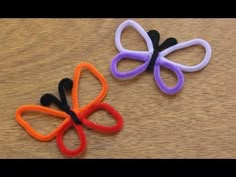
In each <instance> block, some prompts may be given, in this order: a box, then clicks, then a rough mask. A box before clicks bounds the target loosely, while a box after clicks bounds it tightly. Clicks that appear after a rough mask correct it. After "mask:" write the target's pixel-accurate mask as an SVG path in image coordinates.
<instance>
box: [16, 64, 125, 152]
mask: <svg viewBox="0 0 236 177" xmlns="http://www.w3.org/2000/svg"><path fill="white" fill-rule="evenodd" d="M83 68H86V69H88V70H90V71H91V73H92V74H93V75H94V76H95V77H96V78H97V79H98V80H99V81H100V83H101V85H102V89H101V92H100V93H99V95H98V96H97V97H96V98H95V99H94V100H93V101H92V102H90V103H89V104H87V105H85V106H84V107H81V108H80V107H79V102H78V88H79V81H80V74H81V71H82V69H83ZM65 90H66V91H72V93H71V97H72V108H70V106H69V105H68V103H67V100H66V95H65ZM107 90H108V84H107V82H106V80H105V78H104V76H103V75H102V74H100V73H99V72H98V71H97V70H96V68H95V67H94V66H92V65H91V64H89V63H85V62H83V63H80V64H78V65H77V67H76V69H75V72H74V77H73V81H72V80H71V79H68V78H64V79H62V80H61V81H60V83H59V84H58V91H59V95H60V100H59V99H58V98H56V97H55V96H54V95H52V94H49V93H47V94H44V95H43V96H42V97H41V99H40V102H41V105H42V106H40V105H23V106H20V107H19V108H18V109H17V111H16V121H17V122H18V123H19V124H20V125H21V126H22V127H23V128H25V130H26V131H27V132H28V133H29V134H30V135H31V136H32V137H34V138H35V139H37V140H40V141H50V140H52V139H53V138H55V137H56V142H57V145H58V148H59V150H60V151H61V152H62V154H64V155H67V156H71V157H72V156H76V155H80V154H81V153H83V152H84V151H85V149H86V145H87V143H86V136H85V133H84V130H83V128H82V125H83V126H85V127H87V128H89V129H93V130H95V131H98V132H102V133H115V132H118V131H120V130H121V128H122V126H123V118H122V116H121V115H120V114H119V113H118V112H117V111H116V110H115V109H114V108H113V107H112V106H110V105H109V104H106V103H101V102H102V100H103V99H104V97H105V95H106V93H107ZM52 103H54V104H55V105H56V106H57V107H58V108H60V110H55V109H52V108H48V107H46V106H49V105H50V104H52ZM97 110H106V111H107V112H108V113H110V114H111V116H112V117H113V118H114V119H115V121H116V124H115V125H112V126H104V125H100V124H97V123H94V122H92V121H90V120H88V119H87V117H88V116H89V115H91V114H92V113H94V112H95V111H97ZM29 111H31V112H32V111H36V112H43V113H46V114H49V115H52V116H56V117H59V118H62V119H64V121H63V122H62V123H61V124H60V125H59V126H58V127H57V128H56V129H55V130H53V131H52V132H51V133H49V134H47V135H43V134H40V133H38V132H37V131H35V130H34V129H33V128H32V126H31V125H30V124H29V123H28V122H26V121H25V120H24V119H23V117H22V114H23V113H24V112H29ZM71 127H74V128H75V130H76V132H77V135H78V138H79V139H80V146H79V147H78V148H76V149H74V150H69V149H67V148H66V146H65V145H64V143H63V137H64V134H65V132H66V131H67V130H68V129H69V128H71Z"/></svg>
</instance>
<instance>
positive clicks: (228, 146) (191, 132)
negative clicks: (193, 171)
mask: <svg viewBox="0 0 236 177" xmlns="http://www.w3.org/2000/svg"><path fill="white" fill-rule="evenodd" d="M124 20H125V19H1V20H0V42H1V50H0V58H1V60H0V71H1V72H0V78H1V84H0V98H1V99H0V110H1V114H0V115H1V116H0V119H1V120H0V121H1V123H0V142H1V143H0V158H65V157H64V156H62V154H61V153H60V151H59V150H58V148H57V145H56V141H55V139H54V140H52V141H50V142H40V141H38V140H35V139H34V138H32V137H31V136H29V134H28V133H27V132H26V131H25V130H24V129H23V128H22V127H21V126H20V125H19V124H18V123H17V122H16V120H15V111H16V109H17V108H18V107H19V106H20V105H26V104H36V105H38V104H39V99H40V97H41V95H42V94H44V93H47V92H50V93H53V94H55V95H58V93H57V84H58V82H59V81H60V79H62V78H64V77H72V75H73V72H74V69H75V67H76V66H77V64H79V63H80V62H82V61H84V62H89V63H91V64H93V65H94V66H95V67H96V68H97V69H98V70H99V71H100V72H101V73H102V74H103V75H104V76H105V78H106V80H107V82H108V84H109V91H108V94H107V96H106V98H105V100H104V102H107V103H109V104H111V105H112V106H114V107H115V108H116V109H117V110H118V111H119V112H120V113H121V114H122V115H123V118H124V127H123V129H122V131H121V132H120V133H118V134H115V135H111V136H104V135H102V134H100V133H97V132H94V131H91V130H85V133H86V136H87V140H88V146H87V150H86V152H85V153H84V154H83V155H82V156H81V157H82V158H235V157H236V109H235V107H236V79H235V78H236V61H235V60H236V47H235V46H236V45H235V43H236V20H235V19H174V18H173V19H164V18H163V19H155V18H153V19H134V20H136V21H137V22H138V23H140V24H141V25H142V26H143V28H144V29H145V30H150V29H157V30H159V32H160V33H161V41H163V40H165V39H166V38H168V37H171V36H173V37H176V38H177V39H178V41H179V42H184V41H187V40H190V39H193V38H202V39H204V40H206V41H208V42H209V43H210V45H211V47H212V57H211V60H210V63H209V64H208V66H207V67H206V68H204V69H203V70H201V71H200V72H194V73H184V75H185V83H184V87H183V90H182V91H181V92H180V93H179V94H177V95H175V96H167V95H164V94H163V93H161V91H160V90H159V88H158V87H157V86H156V85H155V82H154V79H153V74H151V73H143V74H141V75H140V76H138V77H136V78H135V79H132V80H127V81H119V80H116V79H114V78H113V77H112V75H111V73H110V71H109V65H110V62H111V59H112V58H113V57H114V56H115V55H116V54H117V49H116V46H115V43H114V35H115V30H116V28H117V26H118V25H119V24H120V23H121V22H123V21H124ZM122 42H123V44H124V46H125V47H126V48H129V49H137V50H145V49H146V47H145V43H144V41H143V39H142V38H141V37H140V36H139V35H138V34H137V33H136V32H135V31H134V30H132V29H131V28H128V29H127V30H125V31H124V34H123V36H122ZM203 56H204V49H203V48H201V47H199V46H196V47H191V48H187V49H185V50H181V51H178V52H175V53H173V54H170V55H169V56H168V57H169V59H171V60H174V61H177V62H182V63H185V64H189V65H191V64H197V63H198V62H200V60H201V58H202V57H203ZM138 64H139V63H138V62H133V61H124V62H122V63H121V64H120V65H119V68H120V69H121V70H128V69H131V68H134V67H135V66H138ZM161 74H162V77H163V78H164V80H165V81H166V82H167V83H168V85H173V84H174V83H175V82H176V79H175V76H174V75H173V74H172V73H171V72H169V71H168V70H165V69H162V73H161ZM100 88H101V86H100V85H99V82H98V81H97V80H96V79H94V77H93V76H92V75H91V74H90V73H89V72H88V71H84V72H83V74H82V80H81V84H80V89H79V98H80V100H79V101H80V103H81V105H85V104H86V103H88V102H90V101H91V100H92V99H93V98H95V96H97V94H98V93H99V89H100ZM24 118H25V119H26V120H27V121H28V122H30V123H32V125H33V127H34V128H35V129H37V130H38V131H39V132H41V133H48V132H50V131H51V130H53V129H54V128H55V127H56V126H57V125H59V124H60V123H61V120H58V119H55V118H52V117H50V116H46V115H43V114H37V113H32V114H27V115H25V117H24ZM90 119H91V120H94V121H96V122H99V123H102V122H103V123H104V124H106V125H110V124H111V123H113V121H112V120H111V118H110V116H109V115H108V114H106V113H105V112H103V111H100V112H98V113H95V114H94V115H92V116H91V118H90ZM65 144H66V145H67V146H68V147H69V148H75V147H77V146H78V144H79V142H78V140H77V137H76V135H75V131H74V130H73V129H72V130H70V131H69V132H68V133H67V134H66V136H65ZM77 158H78V157H77Z"/></svg>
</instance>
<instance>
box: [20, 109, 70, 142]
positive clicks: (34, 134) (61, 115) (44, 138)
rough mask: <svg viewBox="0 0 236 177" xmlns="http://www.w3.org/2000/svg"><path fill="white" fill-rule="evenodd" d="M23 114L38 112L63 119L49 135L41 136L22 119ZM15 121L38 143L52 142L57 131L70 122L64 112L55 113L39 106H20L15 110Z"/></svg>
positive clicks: (55, 111)
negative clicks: (38, 141)
mask: <svg viewBox="0 0 236 177" xmlns="http://www.w3.org/2000/svg"><path fill="white" fill-rule="evenodd" d="M25 112H40V113H45V114H48V115H51V116H55V117H58V118H63V119H65V120H64V121H63V122H62V123H61V124H60V125H59V126H58V127H57V128H56V129H54V130H53V131H52V132H51V133H49V134H47V135H43V134H41V133H39V132H37V131H36V130H34V129H33V127H32V126H31V125H30V124H29V123H28V122H27V121H26V120H24V118H23V114H24V113H25ZM16 121H17V122H18V123H19V124H20V125H21V126H22V127H23V128H25V130H26V131H27V132H28V133H29V134H30V135H31V136H32V137H34V138H35V139H37V140H40V141H50V140H52V139H53V138H54V137H55V136H56V135H57V133H58V131H59V130H60V129H61V128H62V127H64V125H65V124H67V123H68V121H70V118H69V117H68V115H67V114H66V113H65V112H62V111H57V110H53V109H51V108H47V107H44V106H39V105H24V106H20V107H19V108H18V109H17V110H16Z"/></svg>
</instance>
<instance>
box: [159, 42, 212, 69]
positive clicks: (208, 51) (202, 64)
mask: <svg viewBox="0 0 236 177" xmlns="http://www.w3.org/2000/svg"><path fill="white" fill-rule="evenodd" d="M194 45H201V46H202V47H203V48H204V49H205V52H206V53H205V56H204V58H203V60H202V61H201V62H200V63H199V64H197V65H194V66H187V65H183V64H180V63H176V62H173V61H170V60H168V59H166V58H165V56H166V55H168V54H170V53H172V52H174V51H176V50H180V49H184V48H187V47H191V46H194ZM160 56H161V59H162V60H163V61H165V62H168V63H171V64H172V65H175V66H178V67H179V68H181V70H182V71H185V72H194V71H198V70H201V69H202V68H204V67H205V66H206V65H207V64H208V63H209V61H210V58H211V46H210V45H209V43H208V42H206V41H205V40H203V39H193V40H189V41H186V42H182V43H179V44H176V45H174V46H172V47H169V48H167V49H165V50H164V51H162V52H161V53H160Z"/></svg>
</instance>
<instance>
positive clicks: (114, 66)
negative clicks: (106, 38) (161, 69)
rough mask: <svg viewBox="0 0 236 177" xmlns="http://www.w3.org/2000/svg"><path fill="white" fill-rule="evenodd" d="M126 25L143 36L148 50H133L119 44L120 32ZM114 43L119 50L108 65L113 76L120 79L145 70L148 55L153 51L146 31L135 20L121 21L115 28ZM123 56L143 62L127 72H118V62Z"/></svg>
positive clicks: (129, 77) (133, 75)
mask: <svg viewBox="0 0 236 177" xmlns="http://www.w3.org/2000/svg"><path fill="white" fill-rule="evenodd" d="M128 26H130V27H132V28H134V29H135V30H136V31H137V32H138V33H139V34H140V35H141V36H142V37H143V39H144V40H145V42H146V45H147V48H148V51H135V50H128V49H125V48H123V46H122V44H121V34H122V32H123V31H124V29H125V28H127V27H128ZM115 44H116V47H117V49H118V50H119V52H120V53H119V54H117V55H116V56H115V57H114V58H113V59H112V62H111V65H110V71H111V73H112V74H113V76H114V77H115V78H117V79H121V80H124V79H131V78H133V77H135V76H137V75H139V74H140V73H142V72H144V71H145V70H146V68H147V67H148V64H149V62H150V61H149V59H150V56H151V55H152V53H153V44H152V41H151V39H150V37H149V36H148V34H147V33H146V31H145V30H144V29H143V28H142V27H141V26H140V25H139V24H138V23H137V22H135V21H133V20H126V21H124V22H123V23H121V24H120V25H119V27H118V28H117V30H116V34H115ZM125 58H127V59H132V60H138V61H142V62H144V64H142V65H140V66H138V67H137V68H135V69H134V70H131V71H128V72H120V71H119V70H118V63H119V62H120V61H121V60H123V59H125Z"/></svg>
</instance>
